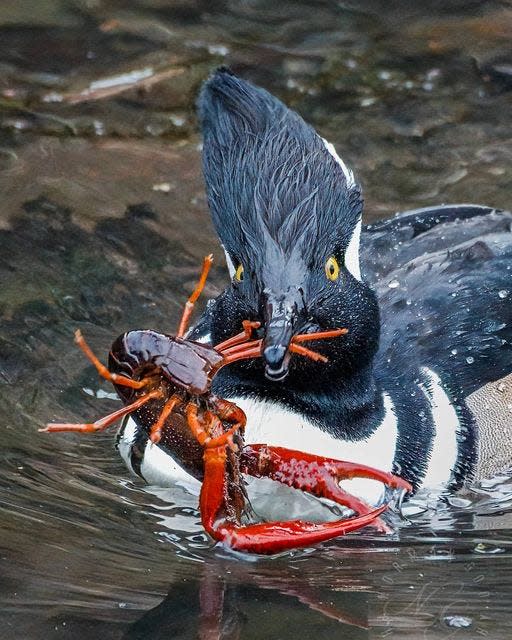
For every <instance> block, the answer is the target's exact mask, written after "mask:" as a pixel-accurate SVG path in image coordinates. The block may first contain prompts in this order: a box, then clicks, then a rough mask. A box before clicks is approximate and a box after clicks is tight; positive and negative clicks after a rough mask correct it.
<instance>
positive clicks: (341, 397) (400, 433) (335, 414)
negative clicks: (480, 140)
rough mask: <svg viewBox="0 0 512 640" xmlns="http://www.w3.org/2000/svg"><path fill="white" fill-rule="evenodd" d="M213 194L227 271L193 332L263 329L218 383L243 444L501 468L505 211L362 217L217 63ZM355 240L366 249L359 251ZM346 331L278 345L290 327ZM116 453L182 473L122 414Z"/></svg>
mask: <svg viewBox="0 0 512 640" xmlns="http://www.w3.org/2000/svg"><path fill="white" fill-rule="evenodd" d="M199 117H200V121H201V124H202V130H203V135H204V147H203V167H204V176H205V181H206V190H207V194H208V203H209V207H210V211H211V214H212V217H213V222H214V225H215V228H216V231H217V233H218V235H219V238H220V241H221V243H222V245H223V247H224V249H225V252H226V257H227V263H228V267H229V269H230V273H231V277H232V281H231V284H230V285H229V286H228V288H227V289H226V290H225V291H224V292H223V293H222V294H221V295H220V296H219V297H218V298H216V299H215V300H213V301H210V303H209V304H208V307H207V309H206V312H205V313H204V314H203V316H202V317H201V319H200V321H199V322H198V324H197V325H196V327H195V328H194V330H193V331H192V333H191V335H190V336H189V337H190V338H191V339H196V340H199V339H203V340H208V341H211V342H212V344H216V343H219V342H221V341H222V340H224V339H226V338H228V337H229V336H232V335H235V334H236V333H238V332H239V331H240V328H241V326H242V321H243V320H245V319H250V320H259V321H260V322H261V323H262V328H261V337H263V358H262V359H258V360H252V361H251V360H247V361H242V362H239V363H234V364H232V365H230V366H229V367H225V368H224V369H222V370H221V371H220V372H219V374H218V375H217V377H216V378H215V380H214V391H215V392H216V393H217V394H218V395H220V396H222V397H225V398H229V399H230V400H233V401H234V402H236V403H237V404H238V405H239V406H241V407H242V408H243V409H244V411H245V412H246V413H247V417H248V421H247V428H246V433H245V439H246V441H247V442H265V443H268V444H272V445H280V446H287V447H290V448H295V449H301V450H304V451H308V452H311V453H316V454H323V455H328V456H331V457H335V458H341V459H346V460H352V461H356V462H362V463H365V464H369V465H372V466H376V467H378V468H381V469H384V470H390V471H393V472H394V473H397V474H398V475H401V476H402V477H403V478H405V479H406V480H408V481H409V482H410V483H411V484H412V485H413V486H414V487H415V489H418V488H420V487H431V486H435V485H440V486H449V487H450V488H452V489H458V488H461V487H463V486H465V485H467V484H468V483H469V482H470V481H472V480H476V479H480V478H482V477H485V476H489V475H492V474H493V473H495V472H497V471H499V470H502V469H503V468H505V467H507V466H508V465H510V464H511V463H512V437H511V436H512V233H511V225H512V214H511V213H509V212H506V211H501V210H496V209H493V208H489V207H482V206H476V205H447V206H441V207H431V208H426V209H419V210H416V211H413V212H409V213H406V214H402V215H399V216H397V217H395V218H393V219H390V220H385V221H383V222H377V223H375V224H371V225H367V226H363V225H362V219H361V216H362V208H363V201H362V197H361V189H360V187H359V185H358V184H357V182H356V181H355V179H354V176H353V173H352V172H351V171H350V170H349V169H348V168H347V166H346V165H345V164H344V162H343V161H342V160H341V159H340V158H339V156H338V155H337V153H336V151H335V150H334V147H333V146H332V145H331V144H329V143H328V142H326V141H325V140H324V139H323V138H321V137H320V136H319V135H318V134H317V133H316V132H315V131H314V130H313V129H312V127H310V126H309V125H308V124H306V123H305V122H304V121H303V120H302V118H301V117H300V116H299V115H297V114H296V113H294V112H293V111H291V110H290V109H288V108H287V107H286V106H285V105H284V104H283V103H282V102H280V101H279V100H278V99H277V98H275V97H273V96H272V95H270V94H269V93H268V92H267V91H265V90H263V89H260V88H258V87H256V86H253V85H252V84H250V83H248V82H245V81H243V80H241V79H239V78H238V77H236V76H235V75H233V74H232V73H231V72H230V71H229V70H227V69H220V70H218V71H217V72H216V73H215V74H214V75H213V76H212V77H211V78H210V79H209V80H208V81H207V82H206V83H205V84H204V86H203V89H202V92H201V94H200V97H199ZM360 245H361V247H360ZM334 327H346V328H347V329H348V333H347V335H346V336H344V337H342V338H337V339H333V340H330V341H323V342H318V343H315V344H314V345H312V348H314V349H315V350H317V351H319V352H321V353H323V354H324V355H326V356H327V357H328V362H327V363H316V362H312V361H310V360H307V359H305V358H298V357H292V358H291V357H290V353H289V350H288V346H289V344H290V340H291V338H292V336H293V335H294V334H297V333H304V332H307V331H317V330H321V329H331V328H334ZM118 445H119V449H120V451H121V454H122V455H123V457H124V459H125V460H126V462H127V463H128V465H129V466H130V467H131V468H132V469H133V470H134V471H135V472H137V473H139V475H142V476H143V477H144V478H145V479H146V480H147V481H149V482H152V483H157V484H169V483H170V482H173V481H174V479H175V478H177V477H179V476H180V475H181V477H182V478H183V477H184V476H185V474H184V472H183V471H181V470H180V468H179V465H177V464H176V463H175V462H174V461H172V460H171V459H170V457H169V456H168V455H167V453H166V451H165V450H164V449H163V448H161V447H152V446H151V445H149V444H147V434H145V433H143V432H142V431H141V430H140V429H139V428H138V427H137V426H136V425H135V423H134V422H133V421H131V420H129V421H128V422H127V423H125V425H123V427H122V429H121V432H120V435H119V439H118Z"/></svg>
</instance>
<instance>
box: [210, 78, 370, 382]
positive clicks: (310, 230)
mask: <svg viewBox="0 0 512 640" xmlns="http://www.w3.org/2000/svg"><path fill="white" fill-rule="evenodd" d="M199 116H200V120H201V123H202V129H203V135H204V148H203V149H204V150H203V162H204V176H205V181H206V189H207V194H208V203H209V206H210V209H211V213H212V216H213V222H214V225H215V228H216V230H217V233H218V235H219V237H220V240H221V242H222V244H223V246H224V248H225V250H226V254H227V259H228V266H229V267H230V269H231V273H232V282H231V286H230V287H229V288H228V289H227V290H226V291H225V292H224V293H223V294H222V295H221V296H220V297H219V298H218V299H217V301H216V305H215V313H213V314H212V318H211V320H212V326H211V329H212V340H213V343H214V344H215V343H217V342H220V341H221V340H223V339H225V338H227V337H229V336H231V335H234V334H236V333H237V332H239V331H240V329H241V323H242V320H244V319H250V320H259V321H261V323H262V334H263V338H264V342H263V346H264V350H263V365H262V363H261V361H260V362H256V361H255V362H241V363H238V364H237V365H233V366H236V367H238V375H239V376H240V377H241V378H244V377H247V379H251V378H252V379H253V380H254V379H255V377H258V376H255V373H256V372H259V378H260V382H263V381H264V378H263V375H261V373H262V371H261V370H262V366H264V367H265V374H266V377H267V379H271V380H281V379H283V378H284V377H285V376H287V375H288V378H287V381H286V383H287V386H289V385H293V384H295V385H296V386H298V387H299V388H300V387H303V386H307V387H309V388H311V386H312V385H313V386H317V385H320V384H325V379H326V375H333V376H336V379H340V380H342V379H344V378H348V377H350V376H351V375H352V374H353V373H354V372H356V371H358V370H360V369H363V368H368V367H369V366H370V365H371V362H372V359H373V356H374V354H375V352H376V350H377V346H378V338H379V315H378V307H377V303H376V299H375V296H374V294H373V292H372V290H371V289H370V288H369V287H368V286H367V285H366V284H365V283H364V282H363V281H362V280H361V275H360V271H359V234H360V231H361V210H362V199H361V191H360V188H359V186H358V185H357V184H356V183H355V182H354V179H353V176H352V174H351V172H349V171H348V170H347V168H346V167H345V166H344V164H343V163H342V161H341V160H340V159H339V158H338V157H337V156H336V152H335V151H334V149H333V147H332V146H331V145H328V144H327V143H326V142H325V141H324V140H323V139H322V138H321V137H320V136H318V134H316V133H315V131H314V130H313V129H312V128H311V127H310V126H309V125H307V124H306V123H305V122H304V121H303V120H302V118H300V117H299V116H298V115H297V114H296V113H294V112H293V111H290V110H289V109H287V108H286V107H285V106H284V105H283V104H282V103H281V102H280V101H279V100H277V99H276V98H274V97H273V96H271V95H270V94H269V93H267V92H266V91H264V90H263V89H260V88H257V87H255V86H253V85H251V84H250V83H248V82H244V81H242V80H240V79H239V78H237V77H236V76H234V75H233V74H232V73H230V72H229V71H227V70H224V69H222V70H219V71H217V72H216V73H215V74H214V75H213V76H212V77H211V78H210V79H209V80H208V81H207V82H206V83H205V85H204V87H203V90H202V92H201V95H200V98H199ZM341 327H346V328H347V329H348V334H347V335H345V336H342V337H339V338H333V339H329V340H326V341H318V342H311V343H309V344H308V346H310V347H311V348H312V349H314V350H316V351H319V352H321V353H323V354H324V355H326V356H327V357H328V358H329V362H328V363H327V364H324V363H314V362H313V361H311V360H307V359H305V358H303V357H301V356H298V355H295V354H293V355H292V356H291V355H290V352H289V350H288V347H289V344H290V339H291V338H292V336H293V335H295V334H298V333H304V332H307V331H315V330H320V329H324V330H325V329H334V328H341ZM266 384H267V385H268V382H267V383H266Z"/></svg>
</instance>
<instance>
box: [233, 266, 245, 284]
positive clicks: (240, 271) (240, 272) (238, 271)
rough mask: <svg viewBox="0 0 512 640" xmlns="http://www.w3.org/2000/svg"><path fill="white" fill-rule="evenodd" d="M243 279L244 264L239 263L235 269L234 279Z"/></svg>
mask: <svg viewBox="0 0 512 640" xmlns="http://www.w3.org/2000/svg"><path fill="white" fill-rule="evenodd" d="M243 279H244V266H243V264H239V265H238V267H237V268H236V271H235V280H237V281H238V282H242V280H243Z"/></svg>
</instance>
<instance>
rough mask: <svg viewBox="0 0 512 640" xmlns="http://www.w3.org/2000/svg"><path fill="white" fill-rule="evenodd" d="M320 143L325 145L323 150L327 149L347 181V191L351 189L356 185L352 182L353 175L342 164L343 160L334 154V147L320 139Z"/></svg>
mask: <svg viewBox="0 0 512 640" xmlns="http://www.w3.org/2000/svg"><path fill="white" fill-rule="evenodd" d="M322 141H323V143H324V144H325V148H326V149H327V151H328V152H329V153H330V154H331V156H332V157H333V158H334V159H335V160H336V162H337V163H338V164H339V165H340V167H341V170H342V171H343V175H344V176H345V180H346V181H347V189H351V188H352V187H353V186H354V185H355V184H356V181H355V180H354V174H353V173H352V171H351V170H350V169H349V168H348V167H347V165H346V164H345V163H344V162H343V160H342V159H341V158H340V157H339V155H338V154H337V153H336V149H335V148H334V145H333V144H331V143H330V142H327V140H326V139H325V138H322Z"/></svg>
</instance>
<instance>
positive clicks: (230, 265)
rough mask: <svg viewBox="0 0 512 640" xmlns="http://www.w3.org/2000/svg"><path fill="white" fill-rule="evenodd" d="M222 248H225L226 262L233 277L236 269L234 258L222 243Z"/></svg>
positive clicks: (230, 275)
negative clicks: (232, 258)
mask: <svg viewBox="0 0 512 640" xmlns="http://www.w3.org/2000/svg"><path fill="white" fill-rule="evenodd" d="M222 248H223V249H224V255H225V256H226V264H227V266H228V271H229V277H230V278H233V277H234V275H235V271H236V269H235V265H234V264H233V260H231V257H230V255H229V253H228V252H227V251H226V249H225V248H224V245H222Z"/></svg>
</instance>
